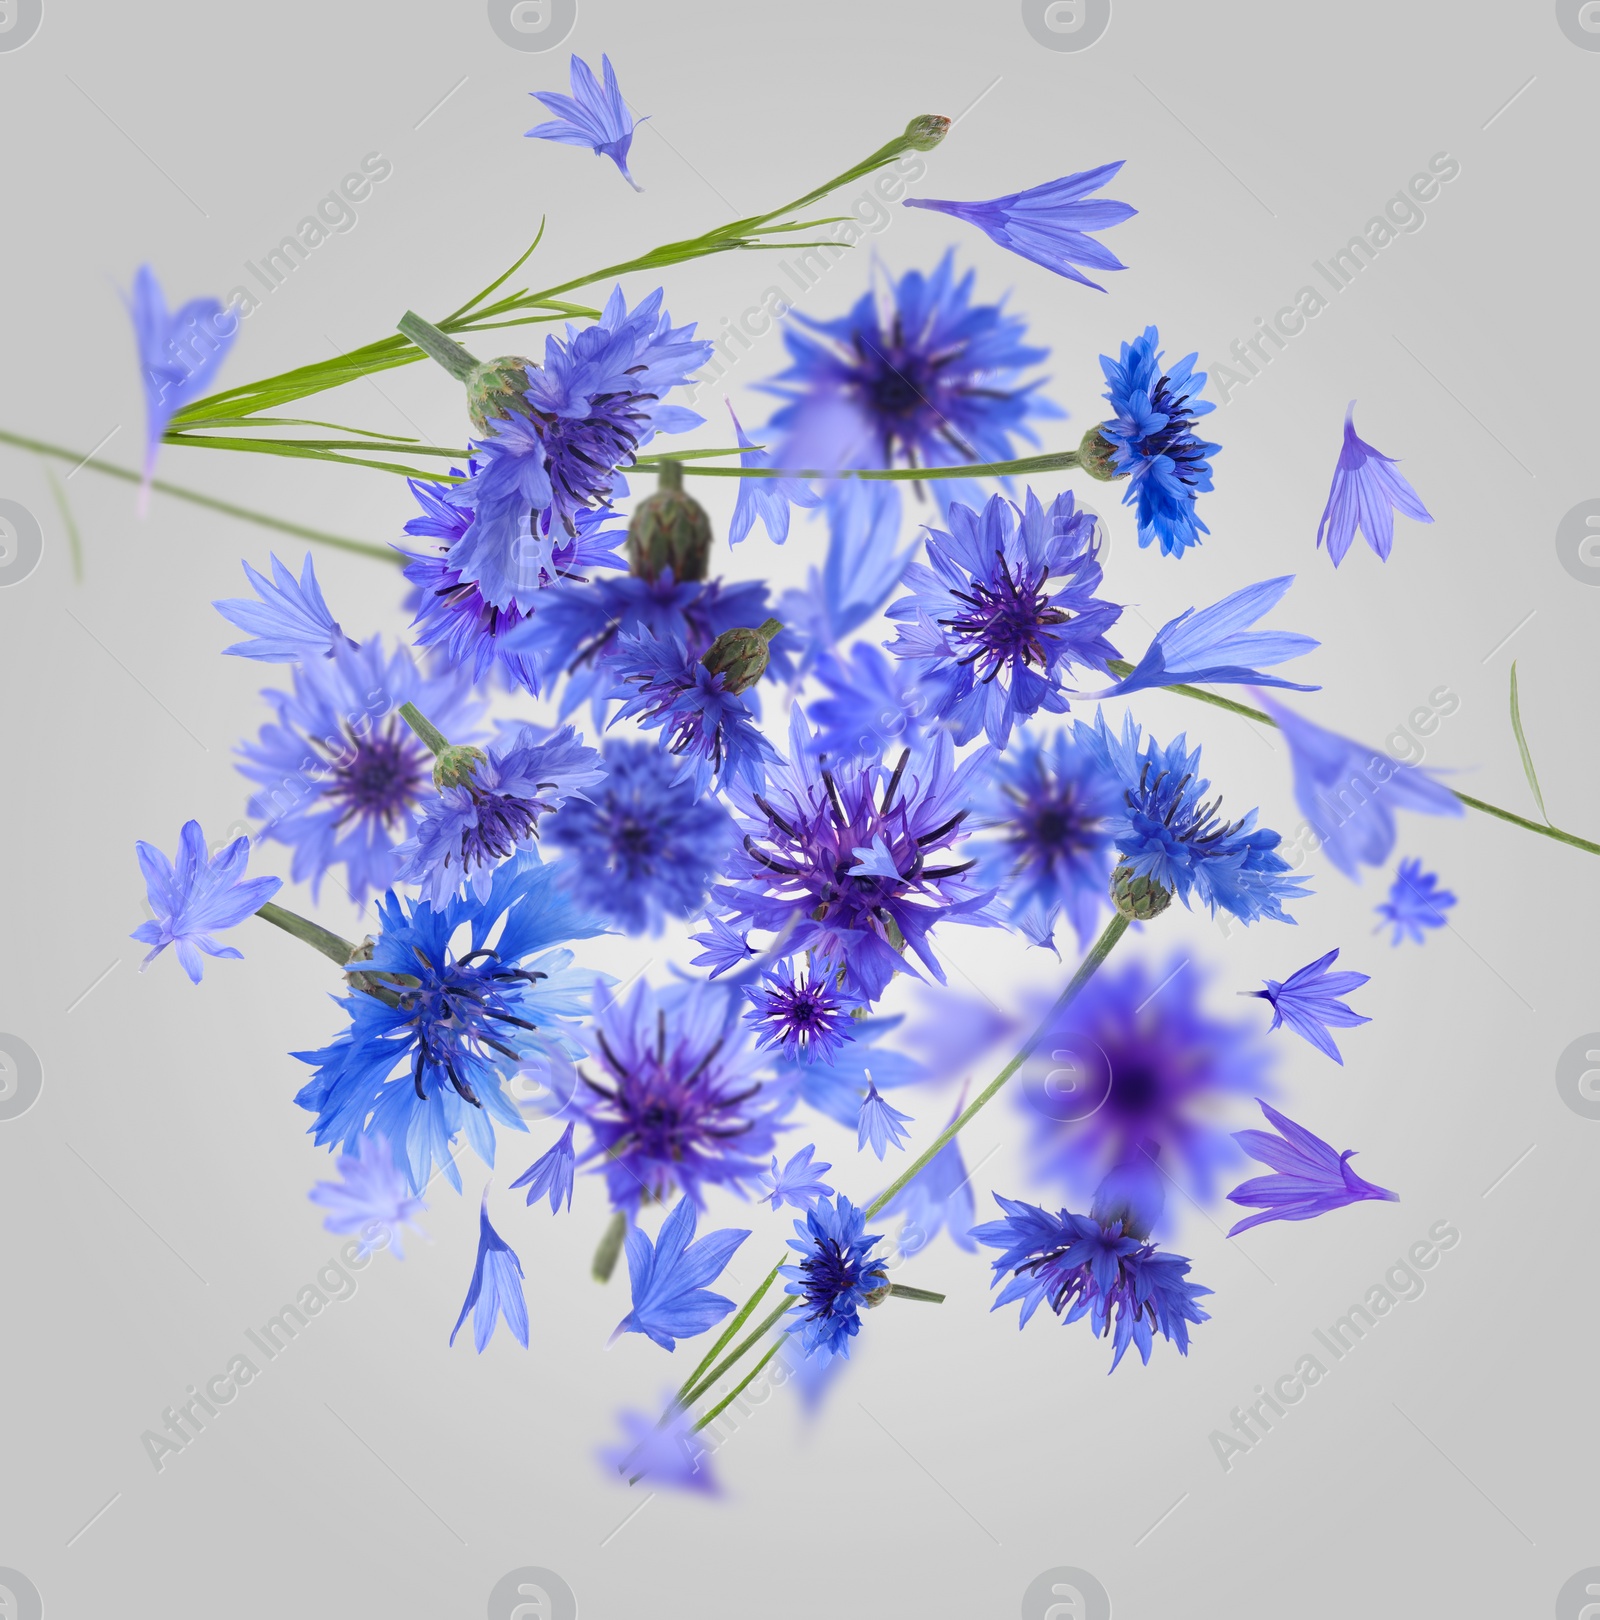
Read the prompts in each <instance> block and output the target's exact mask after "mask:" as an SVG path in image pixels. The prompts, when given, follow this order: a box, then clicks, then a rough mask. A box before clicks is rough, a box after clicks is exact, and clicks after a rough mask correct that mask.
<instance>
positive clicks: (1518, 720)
mask: <svg viewBox="0 0 1600 1620" xmlns="http://www.w3.org/2000/svg"><path fill="white" fill-rule="evenodd" d="M1511 729H1512V731H1514V732H1515V733H1516V736H1517V752H1518V753H1519V754H1521V755H1522V774H1523V775H1524V776H1526V777H1527V779H1528V786H1529V787H1530V788H1532V789H1533V802H1534V803H1535V804H1536V805H1538V806H1539V814H1540V815H1541V816H1543V817H1544V820H1545V825H1546V826H1548V827H1553V826H1555V823H1554V822H1553V821H1552V820H1551V819H1550V812H1549V811H1548V810H1546V809H1545V807H1544V794H1543V793H1541V792H1540V791H1539V777H1538V775H1537V773H1536V772H1535V771H1534V768H1533V755H1532V754H1530V753H1529V752H1528V739H1527V738H1526V737H1525V736H1524V735H1523V733H1522V707H1521V705H1520V704H1519V703H1518V702H1517V664H1516V660H1515V659H1513V660H1512V662H1511Z"/></svg>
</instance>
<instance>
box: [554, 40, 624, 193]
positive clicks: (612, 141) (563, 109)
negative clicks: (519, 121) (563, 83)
mask: <svg viewBox="0 0 1600 1620" xmlns="http://www.w3.org/2000/svg"><path fill="white" fill-rule="evenodd" d="M600 69H601V71H602V72H603V73H604V74H605V76H606V82H605V85H604V88H602V87H601V85H600V82H599V81H598V80H597V79H596V78H595V76H594V71H593V69H591V68H590V66H589V64H588V63H587V62H585V61H584V60H583V58H582V57H581V56H574V57H573V58H572V69H571V83H572V94H571V95H570V96H564V95H562V94H561V92H560V91H559V90H533V91H530V92H529V93H530V94H531V95H532V97H533V99H534V100H535V101H537V102H538V103H539V104H540V105H541V106H542V107H543V108H544V109H545V111H546V112H552V113H554V114H555V115H556V116H555V117H554V118H551V119H547V120H546V121H545V122H544V123H542V124H538V125H536V126H535V127H534V128H533V129H530V130H529V131H528V132H527V134H528V135H529V136H530V137H531V138H532V139H533V140H536V141H556V142H559V143H560V144H561V145H562V146H587V147H588V148H589V149H590V150H591V151H592V152H593V153H594V155H595V156H596V157H608V158H610V159H611V161H612V162H613V163H615V164H616V166H617V168H618V169H619V170H620V171H621V173H622V178H623V179H624V180H626V181H627V182H628V184H629V185H630V186H632V187H633V189H634V190H635V191H642V190H644V187H643V186H641V185H640V184H639V182H638V181H637V180H635V179H634V178H633V176H632V175H631V174H629V173H628V148H629V147H630V146H631V145H632V144H633V132H634V130H636V129H637V128H638V127H639V125H640V124H642V123H643V122H644V119H643V118H635V117H633V116H632V115H631V114H630V113H629V111H628V104H627V103H626V102H625V101H624V100H623V99H622V91H621V90H620V89H619V88H618V87H617V73H616V69H615V68H613V67H612V65H611V58H610V57H609V56H602V57H601V58H600Z"/></svg>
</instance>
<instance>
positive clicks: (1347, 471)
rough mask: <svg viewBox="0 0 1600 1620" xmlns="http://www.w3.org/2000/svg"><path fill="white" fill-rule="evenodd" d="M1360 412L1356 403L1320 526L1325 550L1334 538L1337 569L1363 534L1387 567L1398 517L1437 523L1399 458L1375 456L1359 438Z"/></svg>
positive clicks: (1346, 422)
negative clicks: (1404, 474) (1397, 461)
mask: <svg viewBox="0 0 1600 1620" xmlns="http://www.w3.org/2000/svg"><path fill="white" fill-rule="evenodd" d="M1355 410H1356V402H1355V401H1354V400H1351V401H1350V404H1349V407H1348V408H1347V409H1346V411H1345V413H1344V444H1343V445H1342V446H1341V448H1340V450H1339V464H1338V466H1336V467H1335V468H1334V470H1333V486H1332V487H1331V488H1330V489H1329V491H1328V504H1327V505H1326V506H1325V507H1323V509H1322V521H1321V522H1320V523H1319V524H1318V525H1317V544H1318V546H1320V545H1321V544H1322V537H1323V536H1324V535H1326V536H1327V537H1328V555H1329V556H1330V557H1331V558H1333V566H1334V567H1335V568H1337V567H1338V566H1339V564H1340V563H1342V562H1343V561H1344V557H1345V553H1346V552H1347V551H1349V549H1350V547H1351V546H1352V545H1353V544H1354V543H1355V538H1356V533H1357V531H1358V530H1359V531H1360V532H1361V533H1362V534H1364V535H1365V536H1366V537H1367V544H1368V545H1369V546H1371V547H1372V549H1373V550H1374V551H1375V552H1377V554H1378V556H1379V557H1381V558H1382V559H1383V560H1384V561H1385V562H1387V561H1388V560H1389V551H1390V548H1391V547H1392V546H1393V545H1394V514H1395V513H1396V512H1400V513H1402V514H1404V515H1405V516H1406V517H1408V518H1412V519H1414V520H1415V521H1416V522H1418V523H1432V522H1433V518H1432V516H1431V515H1430V514H1429V512H1428V509H1427V507H1425V506H1424V505H1423V504H1422V500H1421V498H1420V497H1419V496H1418V494H1417V492H1416V491H1415V490H1414V489H1413V488H1412V487H1411V485H1410V484H1409V483H1407V482H1406V480H1405V479H1404V478H1403V477H1402V476H1401V475H1400V474H1399V473H1398V472H1396V471H1395V466H1394V458H1393V457H1392V456H1386V455H1384V453H1383V452H1382V451H1381V450H1374V449H1373V447H1372V446H1371V445H1370V444H1368V443H1367V442H1366V441H1365V440H1364V439H1362V438H1359V437H1358V436H1357V434H1356V424H1355Z"/></svg>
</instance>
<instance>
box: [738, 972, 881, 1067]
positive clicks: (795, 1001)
mask: <svg viewBox="0 0 1600 1620" xmlns="http://www.w3.org/2000/svg"><path fill="white" fill-rule="evenodd" d="M744 993H745V995H746V997H747V998H748V999H749V1000H750V1001H751V1003H752V1004H753V1005H752V1007H751V1010H750V1011H749V1012H747V1013H746V1014H745V1015H744V1016H745V1022H746V1023H748V1024H751V1025H753V1026H754V1028H755V1030H756V1037H757V1039H756V1044H757V1045H758V1046H775V1047H777V1048H778V1050H779V1051H780V1052H782V1053H783V1055H784V1056H785V1057H789V1058H796V1057H797V1058H800V1059H801V1060H803V1061H805V1062H810V1061H811V1060H812V1059H813V1058H822V1059H824V1060H826V1059H829V1058H832V1057H833V1056H835V1055H836V1054H837V1052H838V1050H839V1048H840V1047H841V1046H843V1045H844V1044H845V1043H846V1042H848V1041H853V1040H854V1039H855V1034H856V1031H855V1026H856V1022H857V1020H856V1018H855V1017H854V1011H855V1008H856V1007H857V1005H858V1003H857V1002H856V1001H855V1000H854V999H853V998H851V997H850V996H847V995H845V994H844V993H843V992H842V991H841V990H840V989H839V984H838V974H837V973H834V972H828V971H821V972H819V971H818V970H817V968H816V967H815V966H813V965H811V964H807V965H806V967H805V969H804V970H803V972H802V973H800V974H799V975H796V973H795V970H794V967H793V966H792V964H791V963H790V962H789V961H787V960H784V961H781V962H778V963H775V964H774V965H773V967H772V968H771V969H769V970H768V972H766V973H765V974H763V975H762V977H761V979H760V981H759V982H757V983H756V984H752V985H747V986H745V992H744Z"/></svg>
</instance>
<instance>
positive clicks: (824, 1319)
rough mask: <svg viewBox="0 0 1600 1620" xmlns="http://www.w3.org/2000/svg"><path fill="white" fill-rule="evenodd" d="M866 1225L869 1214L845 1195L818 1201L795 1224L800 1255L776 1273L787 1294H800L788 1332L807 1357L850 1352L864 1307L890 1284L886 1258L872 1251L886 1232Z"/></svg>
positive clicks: (791, 1241)
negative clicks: (782, 1279) (874, 1229)
mask: <svg viewBox="0 0 1600 1620" xmlns="http://www.w3.org/2000/svg"><path fill="white" fill-rule="evenodd" d="M866 1224H867V1223H866V1216H865V1215H864V1214H863V1213H862V1212H861V1211H860V1210H859V1209H857V1208H856V1207H855V1206H854V1205H853V1204H852V1203H851V1202H850V1200H849V1199H848V1198H846V1197H845V1196H844V1194H843V1193H840V1194H839V1196H838V1198H837V1199H835V1200H832V1201H830V1200H828V1199H825V1198H824V1199H820V1200H819V1201H818V1202H817V1203H816V1204H815V1205H813V1207H812V1208H811V1209H809V1210H808V1211H807V1212H806V1217H805V1219H804V1220H803V1221H796V1222H795V1223H794V1229H795V1232H796V1233H797V1236H795V1237H792V1238H790V1239H789V1247H790V1248H791V1249H793V1250H795V1251H796V1252H797V1253H798V1254H799V1255H800V1256H801V1259H800V1262H799V1263H798V1264H797V1265H787V1266H780V1267H779V1268H778V1272H779V1275H780V1276H783V1277H786V1278H787V1279H788V1281H787V1282H786V1283H785V1284H784V1289H783V1291H784V1293H786V1294H794V1295H797V1296H798V1298H797V1300H796V1303H795V1304H794V1306H793V1307H792V1309H791V1311H790V1314H791V1315H792V1316H795V1317H797V1318H798V1326H797V1327H794V1328H791V1329H790V1331H791V1332H792V1333H795V1334H796V1335H797V1337H798V1338H799V1340H800V1344H801V1347H802V1348H803V1349H804V1350H805V1351H806V1352H807V1354H808V1355H814V1354H817V1353H819V1352H820V1353H825V1354H828V1355H840V1356H848V1355H849V1354H850V1341H851V1339H853V1338H854V1337H855V1336H856V1334H858V1333H859V1332H860V1331H861V1310H862V1307H863V1306H864V1305H868V1304H870V1303H871V1296H872V1295H873V1294H874V1293H876V1292H877V1291H878V1290H879V1289H884V1288H887V1287H888V1286H889V1278H888V1274H887V1272H886V1271H885V1269H884V1266H885V1261H884V1259H883V1257H882V1256H881V1255H875V1254H874V1253H873V1252H872V1251H873V1247H874V1245H876V1244H878V1243H880V1242H881V1241H882V1235H881V1234H880V1233H877V1232H868V1231H867V1230H866Z"/></svg>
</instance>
